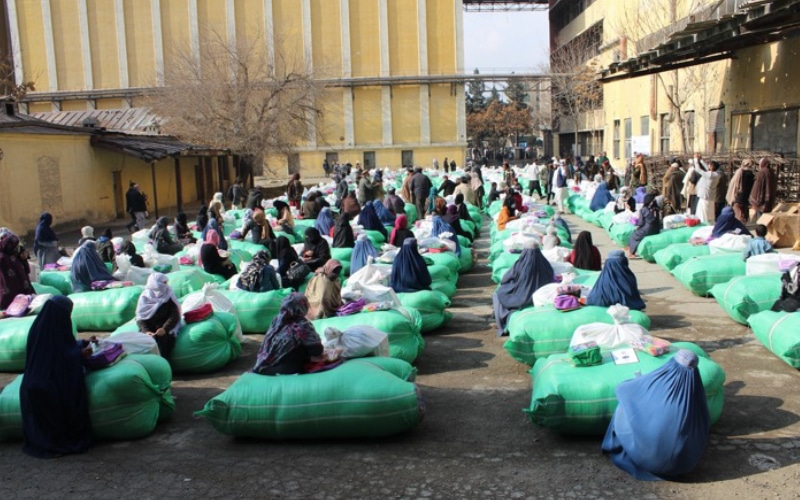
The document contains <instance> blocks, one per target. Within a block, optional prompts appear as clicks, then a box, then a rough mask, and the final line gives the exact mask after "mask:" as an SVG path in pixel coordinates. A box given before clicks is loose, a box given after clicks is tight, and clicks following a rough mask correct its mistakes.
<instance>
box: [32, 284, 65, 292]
mask: <svg viewBox="0 0 800 500" xmlns="http://www.w3.org/2000/svg"><path fill="white" fill-rule="evenodd" d="M31 285H33V291H34V292H36V295H44V294H49V295H64V294H63V293H61V290H59V289H58V288H56V287H53V286H47V285H42V284H41V283H36V282H33V283H31Z"/></svg>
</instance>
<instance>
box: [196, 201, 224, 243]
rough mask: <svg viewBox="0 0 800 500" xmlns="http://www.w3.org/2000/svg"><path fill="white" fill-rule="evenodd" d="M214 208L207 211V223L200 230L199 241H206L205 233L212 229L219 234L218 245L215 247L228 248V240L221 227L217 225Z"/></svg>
mask: <svg viewBox="0 0 800 500" xmlns="http://www.w3.org/2000/svg"><path fill="white" fill-rule="evenodd" d="M215 214H216V210H214V209H212V210H210V211H209V218H208V223H207V224H206V225H205V227H204V228H203V230H202V232H201V233H200V241H206V234H208V231H209V230H211V229H213V230H214V231H216V232H217V235H219V245H217V248H219V249H220V250H227V249H228V240H226V239H225V233H224V232H223V231H222V228H221V227H220V226H219V220H218V216H217V215H215Z"/></svg>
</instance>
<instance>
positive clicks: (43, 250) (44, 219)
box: [33, 212, 61, 269]
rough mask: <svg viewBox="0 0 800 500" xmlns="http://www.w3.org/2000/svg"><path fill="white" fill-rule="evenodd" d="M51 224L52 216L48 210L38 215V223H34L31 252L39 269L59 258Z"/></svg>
mask: <svg viewBox="0 0 800 500" xmlns="http://www.w3.org/2000/svg"><path fill="white" fill-rule="evenodd" d="M52 225H53V216H52V215H50V214H49V213H48V212H44V213H43V214H42V215H41V216H39V224H37V225H36V235H35V236H34V239H33V253H34V255H36V260H38V261H39V269H44V266H46V265H47V264H55V263H56V262H58V259H60V258H61V252H60V250H59V249H58V236H56V232H55V231H53V229H52V228H51V227H50V226H52Z"/></svg>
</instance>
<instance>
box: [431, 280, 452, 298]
mask: <svg viewBox="0 0 800 500" xmlns="http://www.w3.org/2000/svg"><path fill="white" fill-rule="evenodd" d="M431 290H434V291H436V292H440V293H443V294H444V295H445V296H446V297H447V298H448V299H452V298H453V296H454V295H455V294H456V292H457V291H458V290H457V288H456V284H455V283H453V282H452V281H448V280H439V281H434V282H432V283H431Z"/></svg>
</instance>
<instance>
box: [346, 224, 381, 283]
mask: <svg viewBox="0 0 800 500" xmlns="http://www.w3.org/2000/svg"><path fill="white" fill-rule="evenodd" d="M369 257H372V258H373V260H375V259H377V258H378V250H377V249H375V247H374V246H373V245H372V242H371V241H370V240H369V238H367V235H366V234H363V233H362V234H359V235H358V240H357V241H356V246H355V247H354V248H353V253H352V255H351V256H350V274H351V275H352V274H353V273H355V272H356V271H358V270H359V269H361V268H362V267H364V266H366V265H367V258H369Z"/></svg>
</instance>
